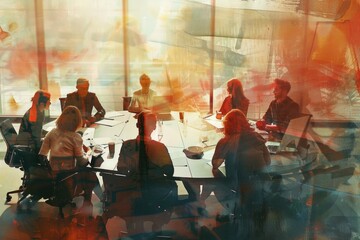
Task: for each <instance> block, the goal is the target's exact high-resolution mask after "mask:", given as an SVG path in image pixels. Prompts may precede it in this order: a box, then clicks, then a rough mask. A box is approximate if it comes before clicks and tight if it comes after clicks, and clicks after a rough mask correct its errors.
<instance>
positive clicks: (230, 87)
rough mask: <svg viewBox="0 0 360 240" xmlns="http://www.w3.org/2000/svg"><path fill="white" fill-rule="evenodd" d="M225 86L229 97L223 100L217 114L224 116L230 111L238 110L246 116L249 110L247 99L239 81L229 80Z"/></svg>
mask: <svg viewBox="0 0 360 240" xmlns="http://www.w3.org/2000/svg"><path fill="white" fill-rule="evenodd" d="M226 85H227V91H228V93H229V96H227V97H226V98H225V99H224V101H223V103H222V105H221V108H220V110H219V112H221V114H222V115H223V116H225V115H226V114H227V113H228V112H229V111H230V110H231V109H239V110H241V111H242V112H243V113H244V114H245V116H246V115H247V111H248V108H249V99H247V98H246V97H245V95H244V90H243V86H242V84H241V82H240V80H239V79H236V78H233V79H230V80H229V81H228V82H227V84H226Z"/></svg>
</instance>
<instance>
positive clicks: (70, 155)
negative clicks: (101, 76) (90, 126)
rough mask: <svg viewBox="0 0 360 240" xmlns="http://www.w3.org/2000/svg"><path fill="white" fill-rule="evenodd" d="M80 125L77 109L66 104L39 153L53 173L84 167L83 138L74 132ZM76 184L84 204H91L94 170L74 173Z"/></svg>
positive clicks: (87, 162) (86, 161) (95, 184)
mask: <svg viewBox="0 0 360 240" xmlns="http://www.w3.org/2000/svg"><path fill="white" fill-rule="evenodd" d="M81 126H82V118H81V113H80V111H79V109H78V108H77V107H75V106H68V107H66V108H65V109H64V111H63V112H62V113H61V115H60V116H59V117H58V119H57V120H56V128H54V129H52V130H51V131H50V132H49V133H47V134H46V136H45V139H44V142H43V144H42V146H41V149H40V152H39V155H42V156H47V155H48V153H49V152H50V156H49V162H50V166H51V169H52V171H53V172H54V173H59V172H61V171H63V170H72V169H75V168H76V167H85V166H87V165H88V164H89V161H88V160H89V156H87V155H86V154H85V153H84V150H83V148H84V147H83V140H82V138H81V136H80V135H79V134H78V133H76V131H77V129H79V128H80V127H81ZM76 184H77V185H78V186H81V187H82V190H83V191H84V204H91V195H92V190H93V189H94V187H95V186H98V185H99V182H98V179H97V176H96V174H95V173H94V172H80V173H78V174H77V175H76Z"/></svg>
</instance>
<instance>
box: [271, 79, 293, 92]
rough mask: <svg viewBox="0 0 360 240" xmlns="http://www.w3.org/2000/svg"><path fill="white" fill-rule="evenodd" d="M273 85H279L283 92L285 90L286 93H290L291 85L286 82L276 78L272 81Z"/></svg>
mask: <svg viewBox="0 0 360 240" xmlns="http://www.w3.org/2000/svg"><path fill="white" fill-rule="evenodd" d="M274 83H275V84H277V85H279V87H280V88H281V89H283V90H285V91H286V92H290V89H291V84H290V83H289V82H288V81H285V80H282V79H279V78H276V79H275V80H274Z"/></svg>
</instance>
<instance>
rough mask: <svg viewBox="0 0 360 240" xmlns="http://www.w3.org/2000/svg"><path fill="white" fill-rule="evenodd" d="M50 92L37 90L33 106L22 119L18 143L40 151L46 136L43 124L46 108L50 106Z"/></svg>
mask: <svg viewBox="0 0 360 240" xmlns="http://www.w3.org/2000/svg"><path fill="white" fill-rule="evenodd" d="M50 96H51V95H50V93H49V92H46V91H44V90H39V91H37V92H36V93H35V94H34V96H33V98H32V100H31V101H32V105H31V108H30V109H29V110H28V111H26V113H25V114H24V116H23V118H22V119H21V124H20V129H19V135H18V137H17V139H16V144H19V145H26V146H30V147H31V148H32V149H33V150H34V152H36V153H38V152H39V150H40V147H41V138H42V137H43V136H45V133H46V132H45V131H43V129H42V128H43V125H44V120H45V110H49V107H50V104H51V102H50Z"/></svg>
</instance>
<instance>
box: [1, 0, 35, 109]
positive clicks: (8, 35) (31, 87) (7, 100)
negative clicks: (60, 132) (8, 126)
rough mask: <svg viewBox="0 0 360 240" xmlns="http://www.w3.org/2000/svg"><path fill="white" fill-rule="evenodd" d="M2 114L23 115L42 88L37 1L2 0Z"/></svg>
mask: <svg viewBox="0 0 360 240" xmlns="http://www.w3.org/2000/svg"><path fill="white" fill-rule="evenodd" d="M0 16H1V18H0V27H1V32H0V93H1V100H0V101H1V104H0V106H1V107H0V114H4V115H22V114H24V113H25V111H26V110H27V109H28V108H29V107H30V106H31V102H30V100H31V97H32V96H33V94H34V92H35V91H36V90H37V89H38V88H39V82H38V75H39V74H38V58H37V46H36V31H35V16H34V4H33V1H22V0H14V1H13V0H2V1H0Z"/></svg>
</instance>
